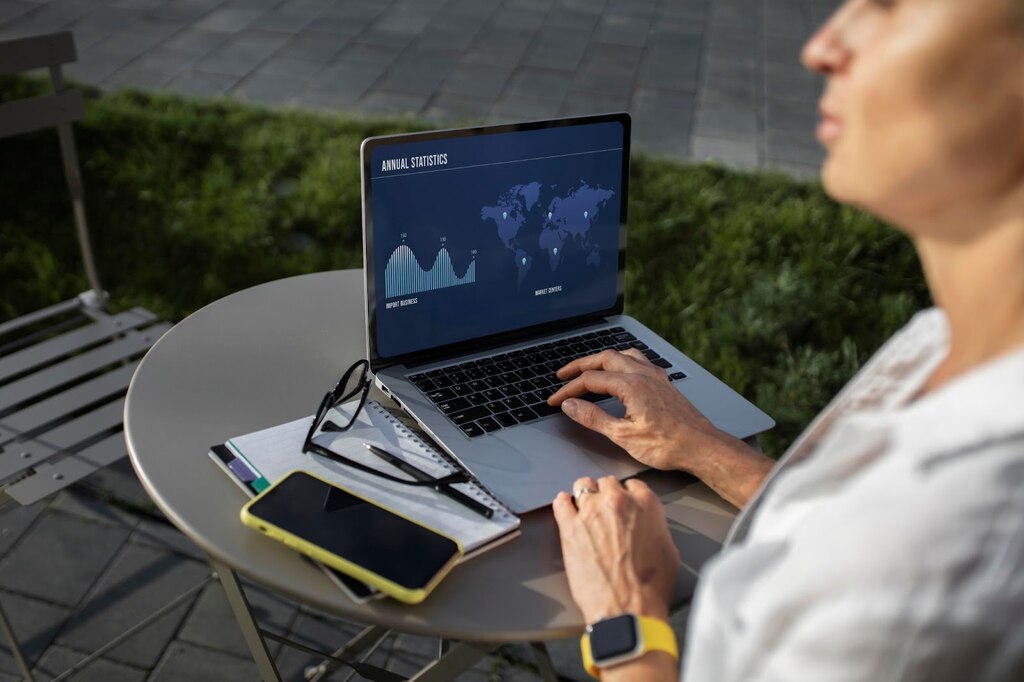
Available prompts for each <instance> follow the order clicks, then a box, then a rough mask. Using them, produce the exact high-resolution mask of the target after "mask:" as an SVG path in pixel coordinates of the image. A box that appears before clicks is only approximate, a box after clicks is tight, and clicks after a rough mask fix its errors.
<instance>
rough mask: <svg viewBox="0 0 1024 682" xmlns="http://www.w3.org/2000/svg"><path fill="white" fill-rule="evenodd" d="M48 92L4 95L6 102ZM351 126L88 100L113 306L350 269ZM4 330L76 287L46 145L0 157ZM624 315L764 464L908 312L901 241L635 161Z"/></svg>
mask: <svg viewBox="0 0 1024 682" xmlns="http://www.w3.org/2000/svg"><path fill="white" fill-rule="evenodd" d="M41 88H42V86H41V84H40V83H38V82H36V81H32V80H25V79H9V78H8V79H0V100H3V99H10V98H11V97H13V96H22V95H24V94H26V93H34V92H37V91H39V90H40V89H41ZM416 127H422V125H421V124H417V123H416V122H411V121H389V120H384V121H366V120H348V119H344V118H340V117H331V116H324V115H316V114H312V113H304V112H296V111H288V112H271V111H266V110H262V109H256V108H250V107H246V106H243V105H240V104H236V103H230V102H204V103H197V102H193V101H189V100H185V99H181V98H178V97H174V96H166V95H150V94H140V93H133V92H123V93H119V94H116V95H112V96H99V95H97V94H96V93H95V92H93V93H91V94H90V97H89V104H88V116H87V118H86V119H85V120H84V121H83V122H81V123H80V124H78V125H77V127H76V137H77V143H78V149H79V154H80V157H81V159H82V166H83V172H84V176H85V189H86V197H87V211H88V215H89V218H90V223H91V225H92V231H93V236H94V242H95V248H96V251H97V255H98V260H99V269H100V272H101V274H102V275H103V276H104V280H105V286H106V287H107V289H108V290H109V291H110V293H111V295H112V300H113V302H114V305H115V306H116V307H127V306H131V305H142V306H145V307H147V308H149V309H151V310H153V311H154V312H156V313H157V314H159V315H161V316H163V317H164V318H166V319H170V320H178V319H181V318H182V317H183V316H185V315H187V314H188V313H190V312H191V311H193V310H195V309H197V308H199V307H201V306H203V305H205V304H207V303H209V302H211V301H213V300H216V299H217V298H220V297H222V296H225V295H226V294H229V293H231V292H233V291H237V290H239V289H242V288H245V287H248V286H251V285H253V284H256V283H259V282H265V281H269V280H273V279H277V278H281V277H287V276H289V275H294V274H299V273H304V272H313V271H319V270H329V269H337V268H353V267H359V266H360V264H361V255H360V248H361V246H360V228H359V226H360V203H359V202H360V197H359V166H358V147H359V143H360V142H361V140H362V139H363V138H364V137H366V136H369V135H377V134H383V133H388V132H396V131H399V130H409V129H415V128H416ZM0 178H2V179H3V182H2V184H0V205H2V206H3V207H4V209H3V211H2V212H0V272H3V273H4V274H3V279H2V281H0V320H2V319H6V318H9V317H13V316H15V315H18V314H21V313H24V312H28V311H31V310H34V309H37V308H40V307H43V306H44V305H48V304H51V303H54V302H57V301H59V300H62V299H65V298H69V297H71V296H73V295H74V294H76V293H78V292H79V291H81V290H83V289H85V288H86V284H85V281H84V277H83V275H82V274H81V272H80V271H81V266H80V264H79V262H78V254H77V246H76V243H75V240H74V238H73V230H72V222H71V211H70V206H69V202H68V200H67V192H66V189H65V187H64V180H63V177H62V172H61V166H60V155H59V149H58V146H57V140H56V134H55V133H53V132H52V131H43V132H41V133H35V134H31V135H25V136H21V137H18V138H11V139H6V140H2V141H0ZM630 190H631V196H630V206H629V215H630V225H629V248H630V262H629V265H628V270H627V276H626V282H627V284H626V286H627V291H628V297H627V301H626V308H627V312H628V313H629V314H631V315H633V316H635V317H637V318H638V319H640V320H641V321H642V322H644V323H646V324H647V325H648V326H650V327H651V328H653V329H654V330H656V331H658V332H659V333H661V334H662V335H663V336H664V337H665V338H666V339H668V340H669V341H672V342H674V343H676V344H677V345H678V346H679V347H680V348H682V349H683V350H684V351H685V352H686V353H687V354H689V355H690V356H691V357H693V358H694V359H696V360H697V361H698V362H700V363H701V364H703V365H704V366H705V367H707V368H708V369H709V370H711V371H713V372H715V373H716V374H718V375H719V376H720V377H721V378H722V379H723V380H725V381H726V382H727V383H729V384H730V385H731V386H733V387H734V388H736V389H737V390H738V391H739V392H740V393H742V394H744V395H746V396H747V397H748V398H750V399H751V400H753V401H754V402H755V403H757V404H758V405H759V406H760V407H761V408H762V409H764V410H765V411H767V412H768V413H769V414H771V415H772V416H773V417H775V419H776V420H777V422H778V427H777V428H776V429H775V430H774V431H773V432H772V433H770V434H768V435H766V436H765V437H764V438H763V439H762V443H763V445H764V447H765V450H766V451H767V452H768V453H769V454H770V455H773V456H778V455H780V454H781V453H782V451H783V450H784V449H785V447H786V446H787V445H788V444H789V443H790V442H791V441H792V439H793V438H794V437H795V436H796V435H797V434H798V433H799V432H800V430H801V429H802V428H803V427H804V426H805V425H806V424H807V423H808V422H809V421H810V419H811V418H812V417H813V416H814V414H815V413H816V412H817V411H818V410H820V409H821V408H822V407H823V406H824V405H825V403H826V402H827V401H828V399H829V398H830V397H831V396H832V395H833V394H834V393H835V392H836V391H837V390H838V389H839V388H840V387H841V386H842V385H843V384H844V383H845V382H846V380H847V379H848V378H849V377H850V376H851V375H852V374H853V372H854V371H855V370H856V369H857V367H859V366H860V364H861V363H863V362H864V361H865V360H866V359H867V357H868V356H869V355H870V354H871V353H872V352H873V351H874V350H875V349H876V348H877V347H878V346H879V345H880V344H881V342H882V341H884V340H885V339H886V338H887V337H888V336H889V335H890V334H892V333H893V332H894V331H895V330H896V329H898V328H899V327H900V326H901V325H903V324H904V323H905V322H906V321H907V319H909V317H910V316H911V314H913V312H914V311H916V310H918V309H920V308H921V307H924V306H926V305H928V304H929V299H928V294H927V290H926V288H925V286H924V282H923V279H922V275H921V271H920V268H919V265H918V263H917V260H916V257H915V255H914V253H913V249H912V248H911V246H910V244H909V242H908V241H907V240H906V239H905V238H904V237H903V236H901V235H900V234H899V233H897V232H895V231H893V230H892V229H890V228H888V227H887V226H885V225H883V224H881V223H879V222H878V221H876V220H874V219H873V218H871V217H869V216H867V215H865V214H864V213H862V212H860V211H857V210H854V209H851V208H847V207H842V206H839V205H837V204H835V203H834V202H832V201H831V200H829V199H828V198H827V197H826V196H825V194H824V193H823V192H822V190H821V188H820V186H819V185H817V184H813V183H811V184H807V183H798V182H794V181H792V180H790V179H788V178H786V177H784V176H781V175H777V174H764V173H740V172H733V171H729V170H725V169H722V168H718V167H714V166H708V165H679V164H675V163H670V162H666V161H660V160H654V159H649V158H644V157H637V158H635V159H634V161H633V164H632V179H631V183H630Z"/></svg>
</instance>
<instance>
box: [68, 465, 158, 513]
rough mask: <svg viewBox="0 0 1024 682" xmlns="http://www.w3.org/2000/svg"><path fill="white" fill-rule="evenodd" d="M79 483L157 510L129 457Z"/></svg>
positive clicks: (118, 498) (96, 490)
mask: <svg viewBox="0 0 1024 682" xmlns="http://www.w3.org/2000/svg"><path fill="white" fill-rule="evenodd" d="M77 485H78V487H84V488H89V489H90V490H92V491H94V492H97V493H99V494H100V495H102V496H104V497H108V498H112V499H116V500H119V501H120V502H123V503H126V504H130V505H132V506H135V507H138V508H140V509H149V510H154V511H155V510H156V505H155V504H153V500H152V499H150V497H149V493H147V492H146V489H145V488H143V487H142V483H140V482H139V477H138V476H137V475H136V473H135V470H134V469H133V468H132V463H131V461H129V459H128V458H127V457H124V458H122V459H119V460H118V461H117V462H115V463H114V464H111V465H110V466H105V467H103V468H102V469H100V470H99V471H96V472H94V473H92V474H90V475H89V477H88V478H85V479H83V480H81V481H79V482H78V484H77Z"/></svg>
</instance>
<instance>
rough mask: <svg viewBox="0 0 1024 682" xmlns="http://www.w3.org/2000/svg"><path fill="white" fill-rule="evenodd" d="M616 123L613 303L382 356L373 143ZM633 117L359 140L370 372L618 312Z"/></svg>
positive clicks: (578, 118)
mask: <svg viewBox="0 0 1024 682" xmlns="http://www.w3.org/2000/svg"><path fill="white" fill-rule="evenodd" d="M609 122H614V123H619V124H620V125H621V126H622V171H621V179H622V184H621V200H620V201H619V253H618V273H617V275H616V279H615V303H614V304H613V305H612V306H611V307H609V308H605V309H602V310H595V311H593V312H590V313H586V314H583V315H577V316H574V317H572V318H562V319H559V320H554V321H551V322H544V323H542V324H537V325H531V326H529V327H523V328H520V329H515V330H509V331H505V332H498V333H496V334H489V335H486V336H480V337H476V338H472V339H466V340H465V341H459V342H456V343H450V344H444V345H441V346H435V347H433V348H427V349H424V350H420V351H416V352H414V353H405V354H402V355H396V356H390V357H383V356H381V355H380V354H379V353H378V352H377V292H376V270H375V263H374V258H373V190H372V187H371V184H372V183H371V182H370V178H371V177H372V169H371V168H370V159H371V156H372V154H373V151H374V150H375V149H377V148H378V147H382V146H390V145H395V144H406V143H409V142H427V141H434V140H447V139H451V138H457V137H473V136H477V135H496V134H504V133H516V132H528V131H531V130H542V129H548V128H563V127H568V126H579V125H591V124H595V123H609ZM631 127H632V121H631V119H630V116H629V114H628V113H625V112H619V113H609V114H598V115H595V116H576V117H572V118H560V119H553V120H547V121H530V122H527V123H512V124H503V125H491V126H478V127H475V128H454V129H448V130H431V131H425V132H418V133H403V134H398V135H385V136H380V137H370V138H367V139H365V140H363V143H362V145H361V147H360V149H359V155H360V164H359V167H360V184H361V186H362V202H363V272H364V278H363V282H364V284H363V286H364V300H365V303H366V309H365V323H366V346H367V347H366V357H367V358H368V359H369V361H370V370H371V371H372V372H374V373H376V372H378V371H380V370H382V369H385V368H387V367H392V366H394V365H399V364H402V365H408V366H413V365H419V364H423V363H427V362H433V361H436V360H441V359H444V358H447V357H454V356H458V355H460V354H463V353H466V352H470V351H478V350H485V349H487V348H490V347H494V346H498V345H503V344H506V343H510V342H514V341H515V340H517V339H521V338H526V337H530V336H540V335H543V334H546V333H553V332H556V331H560V330H561V329H566V328H569V327H574V326H578V325H582V324H587V323H589V322H594V321H599V320H601V319H603V318H605V317H608V316H610V315H619V314H621V313H622V311H623V309H624V307H625V282H626V214H627V207H628V204H629V156H630V151H629V149H630V132H631Z"/></svg>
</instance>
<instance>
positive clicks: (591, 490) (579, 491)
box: [572, 486, 597, 505]
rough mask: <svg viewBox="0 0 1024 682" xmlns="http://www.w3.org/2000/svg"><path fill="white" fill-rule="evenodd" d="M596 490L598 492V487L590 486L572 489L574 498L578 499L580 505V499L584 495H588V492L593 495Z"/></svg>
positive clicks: (577, 502)
mask: <svg viewBox="0 0 1024 682" xmlns="http://www.w3.org/2000/svg"><path fill="white" fill-rule="evenodd" d="M596 492H597V489H596V488H591V487H589V486H586V487H582V488H577V489H576V490H574V491H572V499H574V500H575V501H576V504H577V505H578V504H579V503H580V500H581V499H582V498H583V496H584V495H587V494H591V495H593V494H594V493H596Z"/></svg>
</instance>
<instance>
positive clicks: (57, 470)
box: [6, 433, 128, 505]
mask: <svg viewBox="0 0 1024 682" xmlns="http://www.w3.org/2000/svg"><path fill="white" fill-rule="evenodd" d="M127 454H128V448H127V446H126V445H125V442H124V434H123V433H115V434H113V435H111V436H110V437H109V438H105V439H103V440H101V441H100V442H98V443H96V444H95V445H91V446H89V447H88V448H85V449H84V450H82V451H81V452H76V453H74V454H69V455H66V456H64V457H62V458H60V459H59V460H58V461H55V462H53V463H50V462H47V463H46V464H43V465H42V466H40V467H38V468H37V469H36V472H35V473H34V474H33V475H31V476H29V477H27V478H24V479H22V480H20V481H18V482H17V483H13V484H11V485H9V486H8V487H7V488H6V492H7V494H8V495H10V496H11V497H12V498H13V499H14V500H16V501H17V502H19V503H20V504H23V505H29V504H34V503H36V502H38V501H39V500H41V499H43V498H44V497H46V496H47V495H51V494H53V493H55V492H57V491H58V490H63V489H64V488H66V487H67V486H69V485H71V484H72V483H74V482H75V481H79V480H81V479H83V478H85V477H86V476H88V475H89V474H91V473H93V472H94V471H96V470H98V469H102V468H103V467H105V466H107V465H109V464H113V463H114V462H116V461H117V460H119V459H121V458H122V457H124V456H126V455H127Z"/></svg>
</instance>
